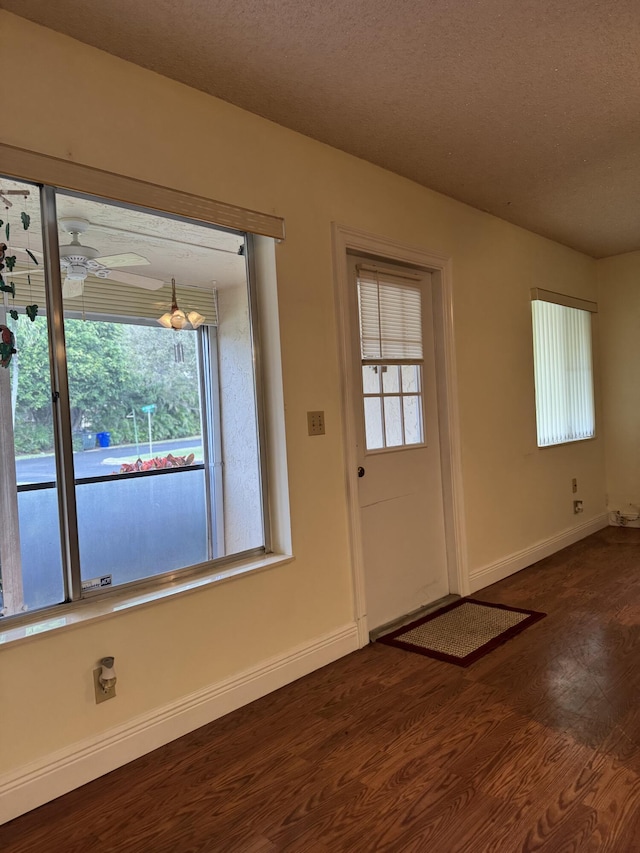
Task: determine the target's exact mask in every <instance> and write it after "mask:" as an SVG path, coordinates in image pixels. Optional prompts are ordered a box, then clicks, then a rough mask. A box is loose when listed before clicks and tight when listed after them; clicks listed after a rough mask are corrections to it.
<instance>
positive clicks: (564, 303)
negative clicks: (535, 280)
mask: <svg viewBox="0 0 640 853" xmlns="http://www.w3.org/2000/svg"><path fill="white" fill-rule="evenodd" d="M530 295H531V300H530V301H531V333H532V355H533V368H534V370H533V374H534V405H535V416H536V445H537V447H538V449H541V450H542V449H545V448H548V447H562V446H564V445H567V444H575V443H577V442H582V441H592V440H593V439H595V438H597V407H596V395H595V363H594V346H593V340H594V333H593V321H592V315H594V314H597V313H598V304H597V302H592V301H590V300H588V299H581V298H579V297H575V296H569V295H566V294H563V293H557V292H555V291H551V290H545V289H543V288H539V287H532V288H531V291H530ZM535 302H547V303H551V304H554V305H559V306H561V307H562V308H569V309H572V310H576V311H584V312H587V313H588V314H589V315H590V322H589V335H588V346H589V363H590V376H589V379H590V386H591V414H592V419H593V433H592V434H591V435H585V436H578V437H575V438H566V439H564V440H562V441H553V442H551V441H549V442H546V443H544V444H540V429H539V418H540V414H539V408H540V407H539V393H538V388H539V386H540V384H541V383H539V382H538V381H536V376H537V371H536V354H535V353H536V348H537V342H536V329H535V318H534V308H533V305H534V303H535Z"/></svg>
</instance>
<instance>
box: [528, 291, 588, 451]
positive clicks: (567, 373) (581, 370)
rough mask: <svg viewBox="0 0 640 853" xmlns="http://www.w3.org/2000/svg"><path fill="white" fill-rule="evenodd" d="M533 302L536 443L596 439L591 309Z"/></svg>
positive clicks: (542, 445)
mask: <svg viewBox="0 0 640 853" xmlns="http://www.w3.org/2000/svg"><path fill="white" fill-rule="evenodd" d="M531 306H532V314H533V356H534V369H535V388H536V421H537V430H538V446H539V447H546V446H549V445H553V444H563V443H565V442H568V441H579V440H581V439H585V438H592V437H593V436H594V434H595V414H594V402H593V369H592V363H591V313H590V311H589V310H580V309H577V308H570V307H568V306H566V305H560V304H554V303H553V302H546V301H542V300H534V301H533V302H532V303H531Z"/></svg>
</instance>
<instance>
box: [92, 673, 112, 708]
mask: <svg viewBox="0 0 640 853" xmlns="http://www.w3.org/2000/svg"><path fill="white" fill-rule="evenodd" d="M101 672H102V667H98V669H94V670H93V687H94V690H95V692H96V705H99V704H100V703H101V702H106V701H107V699H114V698H115V695H116V685H115V684H114V685H113V687H111V688H109V690H107V692H106V693H105V692H104V690H103V689H102V684H100V682H99V681H98V679H99V678H100V673H101Z"/></svg>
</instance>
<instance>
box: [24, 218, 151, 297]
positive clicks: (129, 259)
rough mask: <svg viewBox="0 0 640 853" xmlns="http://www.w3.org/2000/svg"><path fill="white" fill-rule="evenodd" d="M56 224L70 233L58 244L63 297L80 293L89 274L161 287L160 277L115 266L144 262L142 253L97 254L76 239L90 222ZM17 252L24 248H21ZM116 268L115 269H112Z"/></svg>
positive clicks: (128, 282) (63, 221) (25, 273)
mask: <svg viewBox="0 0 640 853" xmlns="http://www.w3.org/2000/svg"><path fill="white" fill-rule="evenodd" d="M59 223H60V227H61V228H62V229H63V230H64V231H67V232H68V233H69V234H70V235H71V242H70V243H68V244H66V245H62V246H60V268H61V270H62V272H63V273H65V274H66V277H65V279H64V282H63V285H62V295H63V296H64V297H65V298H66V299H73V298H74V297H76V296H80V295H81V294H82V292H83V289H84V282H85V280H86V278H87V276H89V275H94V276H97V277H98V278H109V279H110V280H111V281H118V282H122V283H123V284H130V285H133V286H134V287H142V288H145V289H146V290H159V289H160V288H161V287H163V286H164V281H162V279H159V278H150V277H149V276H145V275H136V274H133V273H129V272H124V271H123V270H120V269H118V268H119V267H133V266H139V265H142V264H148V263H149V260H148V258H145V257H144V256H143V255H138V254H137V253H136V252H125V253H123V254H119V255H100V252H99V251H98V249H94V248H92V247H91V246H83V245H82V243H81V242H80V235H81V234H84V233H85V231H87V229H88V228H89V227H90V225H91V223H90V222H88V221H87V220H86V219H77V218H74V219H71V218H63V219H60V221H59ZM20 251H23V252H24V251H26V250H25V249H21V250H20ZM116 269H117V272H114V270H116ZM28 273H29V271H28V270H21V271H19V272H15V273H13V275H14V276H15V275H27V274H28Z"/></svg>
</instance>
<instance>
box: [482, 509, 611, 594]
mask: <svg viewBox="0 0 640 853" xmlns="http://www.w3.org/2000/svg"><path fill="white" fill-rule="evenodd" d="M608 524H609V515H608V514H607V513H606V512H604V513H602V514H601V515H597V516H596V517H595V518H592V519H591V520H589V521H585V522H584V523H583V524H579V525H578V526H577V527H571V528H569V529H568V530H563V531H562V533H557V534H556V535H555V536H550V537H549V539H545V540H544V541H542V542H537V543H536V544H535V545H531V546H530V547H529V548H524V549H523V550H522V551H516V553H515V554H511V556H509V557H505V558H504V559H502V560H498V561H497V562H496V563H490V564H489V565H487V566H483V567H482V568H481V569H478V570H477V571H475V572H472V573H471V575H470V577H469V585H470V589H469V591H470V592H471V593H474V592H477V591H478V590H479V589H484V588H485V587H486V586H490V585H491V584H492V583H497V582H498V581H501V580H504V578H508V577H509V575H513V574H515V573H516V572H519V571H521V570H522V569H526V568H527V566H531V565H533V563H537V562H538V560H544V558H545V557H550V556H551V555H552V554H555V553H556V552H557V551H561V550H562V549H563V548H566V547H567V546H568V545H573V543H574V542H579V541H580V539H584V538H585V537H586V536H591V534H592V533H597V532H598V530H603V529H604V528H605V527H607V526H608Z"/></svg>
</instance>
